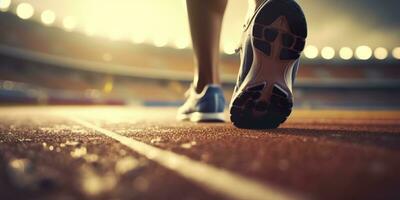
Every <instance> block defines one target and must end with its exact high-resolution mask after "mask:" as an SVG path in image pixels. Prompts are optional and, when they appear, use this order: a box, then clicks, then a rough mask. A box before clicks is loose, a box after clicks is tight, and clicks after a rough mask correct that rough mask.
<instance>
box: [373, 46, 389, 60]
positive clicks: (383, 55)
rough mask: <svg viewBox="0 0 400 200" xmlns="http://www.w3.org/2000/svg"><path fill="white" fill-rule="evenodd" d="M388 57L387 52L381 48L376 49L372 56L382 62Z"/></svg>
mask: <svg viewBox="0 0 400 200" xmlns="http://www.w3.org/2000/svg"><path fill="white" fill-rule="evenodd" d="M388 55H389V53H388V51H387V50H386V49H385V48H383V47H378V48H376V49H375V51H374V56H375V58H376V59H378V60H384V59H386V58H387V57H388Z"/></svg>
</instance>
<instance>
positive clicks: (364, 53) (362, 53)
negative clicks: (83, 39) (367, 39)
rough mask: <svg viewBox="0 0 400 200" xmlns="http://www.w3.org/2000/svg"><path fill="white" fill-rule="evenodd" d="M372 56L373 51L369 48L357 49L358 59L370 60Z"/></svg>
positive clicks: (361, 47)
mask: <svg viewBox="0 0 400 200" xmlns="http://www.w3.org/2000/svg"><path fill="white" fill-rule="evenodd" d="M371 56H372V49H371V47H369V46H359V47H357V49H356V57H357V58H358V59H360V60H368V59H370V58H371Z"/></svg>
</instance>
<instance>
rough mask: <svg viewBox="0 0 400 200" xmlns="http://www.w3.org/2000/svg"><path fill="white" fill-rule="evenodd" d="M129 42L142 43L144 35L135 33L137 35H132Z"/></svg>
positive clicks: (144, 39)
mask: <svg viewBox="0 0 400 200" xmlns="http://www.w3.org/2000/svg"><path fill="white" fill-rule="evenodd" d="M131 41H132V43H134V44H141V43H144V42H145V41H146V34H144V33H140V32H137V33H135V34H133V35H132V37H131Z"/></svg>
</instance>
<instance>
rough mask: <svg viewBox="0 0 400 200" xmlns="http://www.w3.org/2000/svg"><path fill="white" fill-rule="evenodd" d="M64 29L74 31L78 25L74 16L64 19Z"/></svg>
mask: <svg viewBox="0 0 400 200" xmlns="http://www.w3.org/2000/svg"><path fill="white" fill-rule="evenodd" d="M63 26H64V29H65V30H67V31H72V30H73V29H74V28H75V27H76V21H75V18H74V17H72V16H67V17H65V18H64V20H63Z"/></svg>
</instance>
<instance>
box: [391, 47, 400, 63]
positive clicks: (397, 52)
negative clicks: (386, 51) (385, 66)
mask: <svg viewBox="0 0 400 200" xmlns="http://www.w3.org/2000/svg"><path fill="white" fill-rule="evenodd" d="M392 55H393V58H395V59H397V60H400V47H396V48H394V49H393V51H392Z"/></svg>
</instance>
